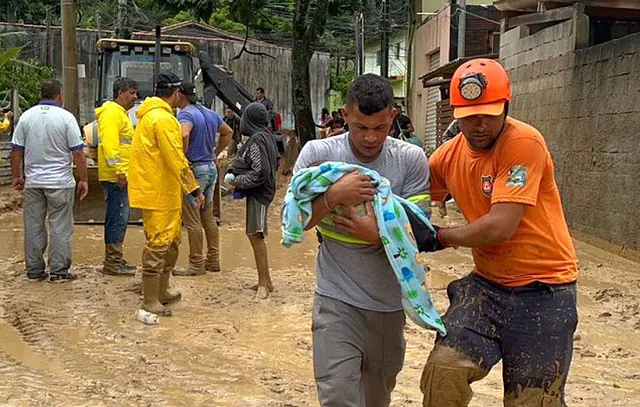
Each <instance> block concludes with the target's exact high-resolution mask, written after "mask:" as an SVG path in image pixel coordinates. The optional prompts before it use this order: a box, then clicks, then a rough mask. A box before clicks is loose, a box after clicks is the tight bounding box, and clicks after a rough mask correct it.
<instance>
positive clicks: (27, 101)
mask: <svg viewBox="0 0 640 407" xmlns="http://www.w3.org/2000/svg"><path fill="white" fill-rule="evenodd" d="M54 72H55V71H54V70H53V69H52V68H47V67H46V66H44V65H42V64H41V63H40V61H39V60H37V59H30V60H26V61H22V60H14V61H11V62H9V63H7V64H6V65H4V66H2V67H0V89H1V90H2V91H3V93H4V95H0V100H2V99H4V98H5V97H6V96H7V93H8V92H10V90H11V89H13V87H14V86H17V87H18V91H19V93H20V96H21V97H22V98H21V100H20V107H21V108H22V109H23V110H24V109H28V108H29V107H31V106H33V105H35V104H36V103H37V102H38V98H39V96H40V85H41V84H42V82H43V81H45V80H47V79H51V78H52V77H53V74H54Z"/></svg>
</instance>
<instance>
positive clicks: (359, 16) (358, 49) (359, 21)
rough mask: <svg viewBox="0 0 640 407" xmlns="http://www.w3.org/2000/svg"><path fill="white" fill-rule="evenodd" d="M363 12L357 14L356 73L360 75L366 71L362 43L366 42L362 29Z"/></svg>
mask: <svg viewBox="0 0 640 407" xmlns="http://www.w3.org/2000/svg"><path fill="white" fill-rule="evenodd" d="M363 19H364V17H363V14H362V13H358V14H357V15H356V60H355V63H356V75H357V76H360V75H362V73H363V71H364V64H363V62H362V55H363V46H362V44H363V43H364V38H363V30H362V29H361V27H362V26H364V23H363V21H364V20H363Z"/></svg>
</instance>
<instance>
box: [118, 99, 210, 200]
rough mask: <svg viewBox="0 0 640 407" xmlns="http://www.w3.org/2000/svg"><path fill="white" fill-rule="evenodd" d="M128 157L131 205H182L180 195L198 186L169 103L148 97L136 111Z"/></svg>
mask: <svg viewBox="0 0 640 407" xmlns="http://www.w3.org/2000/svg"><path fill="white" fill-rule="evenodd" d="M136 116H137V117H138V120H139V122H138V126H136V129H135V131H134V133H133V144H132V145H131V160H130V161H129V204H130V205H131V207H132V208H140V209H147V210H156V211H170V210H175V209H180V208H182V197H183V195H186V194H189V193H191V192H193V191H195V190H196V189H197V188H198V183H197V182H196V179H195V177H194V176H193V173H192V172H191V169H190V168H189V162H188V161H187V158H186V157H185V156H184V152H183V150H182V132H181V127H180V123H179V122H178V120H177V119H176V118H175V116H174V115H173V111H172V110H171V106H169V104H168V103H167V102H165V101H164V100H162V99H160V98H158V97H150V98H147V99H146V100H145V101H144V103H142V105H141V106H140V109H138V111H137V112H136Z"/></svg>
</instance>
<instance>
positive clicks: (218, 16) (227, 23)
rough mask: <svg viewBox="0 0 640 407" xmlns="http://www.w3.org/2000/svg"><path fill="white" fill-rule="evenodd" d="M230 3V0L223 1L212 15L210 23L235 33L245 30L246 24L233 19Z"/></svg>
mask: <svg viewBox="0 0 640 407" xmlns="http://www.w3.org/2000/svg"><path fill="white" fill-rule="evenodd" d="M229 3H230V1H223V2H221V4H220V7H218V8H217V9H216V11H214V12H213V14H212V15H211V18H210V19H209V24H210V25H212V26H214V27H217V28H219V29H221V30H225V31H229V32H233V33H243V32H244V31H245V26H244V25H243V24H241V23H238V22H237V21H234V20H233V18H232V17H231V11H230V10H229Z"/></svg>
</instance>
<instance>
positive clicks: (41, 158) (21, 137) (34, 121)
mask: <svg viewBox="0 0 640 407" xmlns="http://www.w3.org/2000/svg"><path fill="white" fill-rule="evenodd" d="M11 143H12V144H13V145H14V146H15V147H16V148H21V149H23V150H24V173H25V188H54V189H58V188H73V187H75V185H76V181H75V179H74V178H73V166H72V164H73V160H72V157H71V152H72V151H74V150H82V148H83V147H84V143H83V141H82V135H81V133H80V126H79V125H78V122H77V121H76V118H75V117H74V116H73V114H71V113H70V112H68V111H66V110H64V109H63V108H61V107H58V106H57V105H54V104H52V103H46V102H45V103H41V104H39V105H37V106H34V107H32V108H31V109H29V110H27V111H26V112H24V114H23V115H22V116H21V117H20V121H19V122H18V126H16V129H15V131H14V132H13V140H11Z"/></svg>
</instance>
